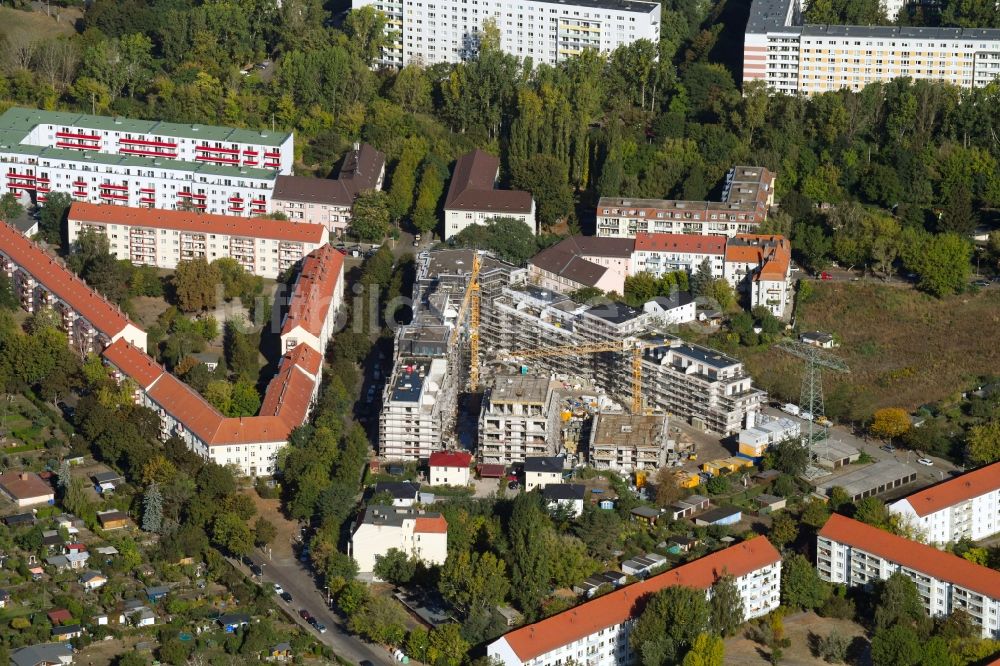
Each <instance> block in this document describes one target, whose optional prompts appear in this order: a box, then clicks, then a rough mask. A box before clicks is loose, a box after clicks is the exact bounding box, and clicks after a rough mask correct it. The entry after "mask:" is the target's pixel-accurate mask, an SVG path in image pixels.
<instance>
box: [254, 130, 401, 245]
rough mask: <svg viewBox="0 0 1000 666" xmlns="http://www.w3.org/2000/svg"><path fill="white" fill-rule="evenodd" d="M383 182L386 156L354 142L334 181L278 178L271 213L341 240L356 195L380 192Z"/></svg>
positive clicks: (349, 218) (327, 179) (290, 177)
mask: <svg viewBox="0 0 1000 666" xmlns="http://www.w3.org/2000/svg"><path fill="white" fill-rule="evenodd" d="M384 180H385V153H382V152H380V151H378V150H376V149H375V148H374V147H373V146H371V145H369V144H367V143H360V144H358V143H356V144H354V149H353V150H352V151H351V152H349V153H348V154H347V156H346V157H345V158H344V164H343V166H341V168H340V174H339V175H338V176H337V178H336V179H330V178H309V177H306V176H278V178H277V180H276V182H275V186H274V194H273V195H272V197H271V210H272V211H273V212H279V213H284V214H285V215H286V216H287V217H288V219H289V220H292V221H293V222H306V223H309V224H322V225H323V226H324V227H326V228H327V229H329V230H330V233H332V234H336V235H337V236H338V237H340V236H343V235H344V232H345V231H347V228H348V227H350V226H351V211H352V210H353V208H354V201H355V199H357V198H358V195H359V194H361V193H362V192H367V191H370V190H381V189H382V183H383V181H384Z"/></svg>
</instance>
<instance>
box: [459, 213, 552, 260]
mask: <svg viewBox="0 0 1000 666" xmlns="http://www.w3.org/2000/svg"><path fill="white" fill-rule="evenodd" d="M451 243H452V245H454V246H455V247H471V248H475V249H477V250H490V251H492V252H495V253H496V254H497V255H498V256H500V257H501V258H502V259H505V260H507V261H509V262H511V263H512V264H516V265H518V266H521V265H523V264H524V263H526V262H527V261H528V259H530V258H531V257H533V256H535V254H536V253H537V252H538V240H537V239H536V238H535V235H534V234H533V233H532V231H531V229H530V228H528V225H526V224H525V223H524V222H522V221H520V220H517V219H515V218H512V217H500V218H497V219H495V220H490V221H489V222H488V223H487V224H486V225H485V226H483V225H481V224H470V225H469V226H467V227H466V228H465V229H462V230H461V231H460V232H458V233H457V234H455V235H454V236H453V237H452V238H451Z"/></svg>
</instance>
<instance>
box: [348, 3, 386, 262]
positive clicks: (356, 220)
mask: <svg viewBox="0 0 1000 666" xmlns="http://www.w3.org/2000/svg"><path fill="white" fill-rule="evenodd" d="M352 13H353V12H352ZM351 229H352V230H353V231H354V233H355V234H357V236H358V238H360V239H361V240H362V241H366V242H370V243H375V242H378V241H380V240H382V239H383V238H385V235H386V234H387V233H389V199H388V195H387V194H386V193H385V192H382V191H379V190H369V191H367V192H362V193H361V194H360V195H358V198H357V199H355V201H354V208H353V211H352V213H351Z"/></svg>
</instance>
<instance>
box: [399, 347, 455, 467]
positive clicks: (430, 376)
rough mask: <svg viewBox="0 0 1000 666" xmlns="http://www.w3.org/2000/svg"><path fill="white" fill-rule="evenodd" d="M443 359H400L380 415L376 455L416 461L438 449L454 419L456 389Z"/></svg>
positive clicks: (441, 445)
mask: <svg viewBox="0 0 1000 666" xmlns="http://www.w3.org/2000/svg"><path fill="white" fill-rule="evenodd" d="M449 374H450V373H449V372H448V361H447V360H446V359H444V358H399V359H397V361H396V366H395V368H394V369H393V372H392V377H390V379H389V381H388V382H387V383H386V386H385V389H384V393H383V397H382V412H381V413H380V415H379V455H380V456H382V457H383V458H389V459H392V460H419V459H420V458H427V457H429V456H430V455H431V454H432V453H434V452H435V451H437V450H439V449H441V448H442V447H443V446H444V444H445V442H446V434H447V433H448V432H449V429H450V427H451V424H452V422H453V419H454V416H455V415H454V409H455V402H456V400H457V397H458V396H457V391H455V390H454V389H452V388H450V386H448V387H446V386H445V384H446V383H448V384H449V385H450V384H451V377H450V376H449Z"/></svg>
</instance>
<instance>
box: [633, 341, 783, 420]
mask: <svg viewBox="0 0 1000 666" xmlns="http://www.w3.org/2000/svg"><path fill="white" fill-rule="evenodd" d="M663 340H664V343H665V344H664V346H662V347H654V348H649V349H646V350H644V351H643V357H642V371H643V372H642V390H643V397H644V399H645V400H646V402H647V403H648V404H652V405H654V406H656V407H659V408H660V409H662V410H663V411H665V412H667V413H669V414H672V415H673V416H675V417H677V416H679V417H681V418H684V419H686V420H687V421H689V422H690V423H691V424H693V425H695V426H697V427H701V428H704V429H706V430H711V431H712V432H718V433H722V434H723V435H734V434H736V433H738V432H739V431H740V430H741V429H743V428H744V427H752V426H753V425H754V424H755V423H756V422H757V417H758V416H759V414H760V410H761V407H762V406H763V405H764V404H765V403H766V402H767V393H765V392H764V391H761V390H760V389H757V388H754V386H753V379H752V378H751V377H750V375H749V374H747V371H746V368H745V367H744V366H743V363H741V362H740V361H738V360H737V359H735V358H733V357H731V356H726V355H725V354H722V353H720V352H717V351H715V350H714V349H709V348H708V347H702V346H700V345H695V344H691V343H688V342H684V341H682V340H680V339H678V338H674V337H672V336H663ZM647 342H648V340H647Z"/></svg>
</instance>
